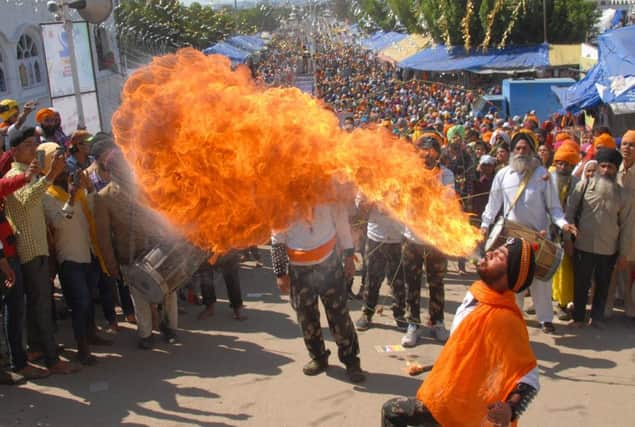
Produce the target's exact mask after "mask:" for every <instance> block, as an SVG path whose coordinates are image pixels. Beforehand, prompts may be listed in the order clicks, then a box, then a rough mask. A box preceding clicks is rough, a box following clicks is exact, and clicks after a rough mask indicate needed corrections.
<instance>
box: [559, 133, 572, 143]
mask: <svg viewBox="0 0 635 427" xmlns="http://www.w3.org/2000/svg"><path fill="white" fill-rule="evenodd" d="M565 139H571V135H569V134H568V133H566V132H560V133H559V134H557V135H556V142H560V141H564V140H565Z"/></svg>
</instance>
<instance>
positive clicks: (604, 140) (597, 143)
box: [593, 133, 617, 150]
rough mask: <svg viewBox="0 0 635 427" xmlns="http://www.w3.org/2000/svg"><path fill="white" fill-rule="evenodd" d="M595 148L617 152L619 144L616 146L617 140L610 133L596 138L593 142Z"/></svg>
mask: <svg viewBox="0 0 635 427" xmlns="http://www.w3.org/2000/svg"><path fill="white" fill-rule="evenodd" d="M593 146H594V147H595V148H596V149H597V148H600V147H604V148H610V149H611V150H615V149H616V148H617V144H615V140H614V139H613V137H612V136H611V135H609V134H608V133H602V134H600V135H598V136H596V137H595V139H594V140H593Z"/></svg>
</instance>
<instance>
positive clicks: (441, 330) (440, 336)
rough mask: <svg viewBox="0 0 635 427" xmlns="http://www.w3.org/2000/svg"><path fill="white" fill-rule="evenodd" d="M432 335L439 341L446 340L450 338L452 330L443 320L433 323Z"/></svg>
mask: <svg viewBox="0 0 635 427" xmlns="http://www.w3.org/2000/svg"><path fill="white" fill-rule="evenodd" d="M432 336H433V337H434V339H436V340H437V341H439V342H446V341H447V340H448V338H450V332H449V331H448V330H447V329H445V325H444V324H443V322H437V323H435V324H434V325H432Z"/></svg>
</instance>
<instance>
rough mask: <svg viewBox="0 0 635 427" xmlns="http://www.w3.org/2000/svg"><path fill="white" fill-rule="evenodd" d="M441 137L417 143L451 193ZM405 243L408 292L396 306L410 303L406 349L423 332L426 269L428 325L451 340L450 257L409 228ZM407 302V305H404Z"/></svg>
mask: <svg viewBox="0 0 635 427" xmlns="http://www.w3.org/2000/svg"><path fill="white" fill-rule="evenodd" d="M441 141H442V139H441V136H440V135H438V134H437V133H436V132H432V131H427V132H424V133H423V135H422V136H421V137H420V138H419V139H418V140H417V141H416V142H415V145H416V146H417V148H418V149H419V153H420V156H421V157H422V159H423V161H424V166H425V168H426V169H429V170H431V171H432V172H433V173H436V174H437V175H438V177H439V179H440V180H441V182H442V183H443V185H445V186H447V187H448V189H449V191H452V195H453V194H454V193H453V189H454V174H453V173H452V171H450V170H449V169H447V168H445V167H443V166H441V165H440V164H439V157H440V155H441ZM404 237H405V238H406V241H405V243H404V244H403V247H402V253H401V258H402V262H403V271H404V282H405V289H406V290H405V292H406V293H407V295H405V296H404V295H395V299H396V300H397V304H401V305H402V306H404V305H405V303H407V305H408V309H409V313H408V318H407V320H408V322H409V325H408V329H407V331H406V334H405V335H404V336H403V338H402V339H401V344H402V345H403V346H404V347H414V346H415V345H416V344H417V340H418V338H419V334H420V332H421V328H420V325H421V320H420V317H419V299H420V297H421V276H422V274H423V271H422V267H424V266H425V269H426V279H427V282H428V288H429V290H430V299H429V301H428V314H429V317H430V318H429V323H428V326H430V328H431V330H432V334H433V336H434V337H435V338H436V339H437V340H438V341H441V342H445V341H447V339H448V336H449V333H448V331H447V329H446V328H445V325H444V323H443V308H444V303H445V291H444V289H443V277H444V276H445V273H446V272H447V269H448V259H447V257H446V256H445V255H444V254H442V253H441V252H439V251H438V250H437V249H435V248H433V247H432V246H429V245H426V244H425V242H423V241H422V240H420V239H419V238H418V237H417V236H416V235H415V234H414V233H413V232H412V231H411V230H410V229H409V228H408V227H406V228H405V231H404ZM404 299H405V301H404Z"/></svg>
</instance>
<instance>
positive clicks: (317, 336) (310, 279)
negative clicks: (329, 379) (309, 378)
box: [289, 252, 359, 364]
mask: <svg viewBox="0 0 635 427" xmlns="http://www.w3.org/2000/svg"><path fill="white" fill-rule="evenodd" d="M289 278H290V281H291V306H292V307H293V309H294V310H295V311H296V314H297V316H298V323H299V324H300V327H301V328H302V334H303V336H304V344H305V345H306V348H307V350H308V351H309V356H310V357H311V359H319V358H320V357H322V356H324V355H325V354H326V347H325V345H324V338H323V336H322V327H321V326H320V310H319V307H318V298H319V299H320V300H321V301H322V305H323V306H324V310H325V311H326V319H327V320H328V324H329V329H330V330H331V334H333V338H334V339H335V342H336V343H337V348H338V352H337V354H338V357H339V359H340V361H341V362H342V363H344V364H349V363H352V362H354V361H356V360H357V359H358V358H357V355H358V354H359V343H358V341H357V333H356V332H355V328H354V327H353V321H352V320H351V316H350V314H349V312H348V306H347V295H346V293H347V292H346V280H345V278H344V271H343V269H342V264H341V263H340V260H339V257H338V256H337V254H336V253H335V252H333V253H332V254H331V255H330V256H329V257H328V258H327V259H326V260H325V261H323V262H321V263H319V264H316V265H309V266H299V265H293V264H291V265H290V266H289Z"/></svg>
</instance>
